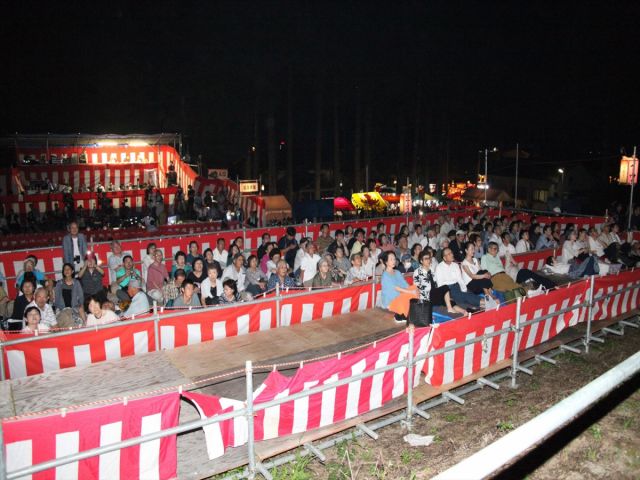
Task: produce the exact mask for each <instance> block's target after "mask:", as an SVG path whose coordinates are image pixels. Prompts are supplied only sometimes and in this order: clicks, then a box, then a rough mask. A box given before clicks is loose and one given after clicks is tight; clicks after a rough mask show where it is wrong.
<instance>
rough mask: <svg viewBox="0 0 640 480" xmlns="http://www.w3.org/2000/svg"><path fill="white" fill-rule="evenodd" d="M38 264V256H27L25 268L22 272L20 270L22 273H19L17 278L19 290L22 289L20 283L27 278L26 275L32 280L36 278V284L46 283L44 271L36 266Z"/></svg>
mask: <svg viewBox="0 0 640 480" xmlns="http://www.w3.org/2000/svg"><path fill="white" fill-rule="evenodd" d="M37 264H38V258H37V257H36V256H35V255H29V256H27V258H25V259H24V263H23V270H22V272H20V274H19V275H18V278H17V279H16V289H17V290H20V285H22V282H23V281H24V279H25V275H26V277H28V278H30V279H31V280H34V281H35V283H36V285H43V284H44V280H45V276H44V273H42V272H41V271H40V270H38V269H37V268H36V265H37Z"/></svg>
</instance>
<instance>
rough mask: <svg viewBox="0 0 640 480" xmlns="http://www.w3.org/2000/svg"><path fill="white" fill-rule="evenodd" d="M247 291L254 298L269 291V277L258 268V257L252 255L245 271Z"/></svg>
mask: <svg viewBox="0 0 640 480" xmlns="http://www.w3.org/2000/svg"><path fill="white" fill-rule="evenodd" d="M245 289H246V290H247V291H248V292H249V293H250V294H251V295H253V296H256V295H260V294H261V293H264V292H265V291H266V290H267V276H266V275H265V274H264V272H263V271H262V270H261V269H260V268H259V267H258V257H257V256H255V255H250V256H249V258H248V259H247V268H246V270H245Z"/></svg>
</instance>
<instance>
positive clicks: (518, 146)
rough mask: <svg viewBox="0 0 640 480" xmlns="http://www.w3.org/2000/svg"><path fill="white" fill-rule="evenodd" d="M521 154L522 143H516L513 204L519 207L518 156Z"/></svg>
mask: <svg viewBox="0 0 640 480" xmlns="http://www.w3.org/2000/svg"><path fill="white" fill-rule="evenodd" d="M519 156H520V144H519V143H516V191H515V195H514V199H513V206H514V207H516V208H518V158H519Z"/></svg>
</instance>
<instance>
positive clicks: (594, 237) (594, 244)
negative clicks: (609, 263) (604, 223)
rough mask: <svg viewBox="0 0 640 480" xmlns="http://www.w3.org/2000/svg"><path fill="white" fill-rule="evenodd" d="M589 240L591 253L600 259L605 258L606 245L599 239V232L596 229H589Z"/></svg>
mask: <svg viewBox="0 0 640 480" xmlns="http://www.w3.org/2000/svg"><path fill="white" fill-rule="evenodd" d="M588 240H589V251H590V252H591V253H593V254H594V255H595V256H596V257H598V258H601V257H604V245H603V244H602V242H601V241H600V240H599V239H598V230H596V228H595V227H591V228H590V229H589V237H588Z"/></svg>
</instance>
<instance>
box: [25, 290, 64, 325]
mask: <svg viewBox="0 0 640 480" xmlns="http://www.w3.org/2000/svg"><path fill="white" fill-rule="evenodd" d="M47 297H48V295H47V291H46V290H45V289H44V288H42V287H40V288H38V289H36V291H35V293H34V294H33V301H32V302H31V303H30V304H29V305H27V306H26V307H25V311H26V310H27V308H29V307H37V308H38V310H40V324H41V325H46V326H47V327H49V328H52V327H55V326H56V325H57V324H58V321H57V320H56V314H55V313H53V308H52V307H51V305H49V304H48V303H47Z"/></svg>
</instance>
